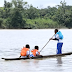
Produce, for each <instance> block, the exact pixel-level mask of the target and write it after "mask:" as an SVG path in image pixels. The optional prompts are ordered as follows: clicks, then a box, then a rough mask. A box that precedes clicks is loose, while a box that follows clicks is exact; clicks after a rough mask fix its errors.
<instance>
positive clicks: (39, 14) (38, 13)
mask: <svg viewBox="0 0 72 72" xmlns="http://www.w3.org/2000/svg"><path fill="white" fill-rule="evenodd" d="M47 28H72V6H69V5H66V2H65V1H63V2H62V1H61V2H60V5H56V7H50V6H48V7H47V8H42V9H39V8H38V7H37V8H36V7H33V5H29V4H28V3H27V2H24V1H23V0H12V1H11V2H7V1H6V0H4V7H0V29H47Z"/></svg>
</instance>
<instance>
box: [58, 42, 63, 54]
mask: <svg viewBox="0 0 72 72" xmlns="http://www.w3.org/2000/svg"><path fill="white" fill-rule="evenodd" d="M62 45H63V43H57V54H62Z"/></svg>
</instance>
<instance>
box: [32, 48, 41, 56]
mask: <svg viewBox="0 0 72 72" xmlns="http://www.w3.org/2000/svg"><path fill="white" fill-rule="evenodd" d="M31 52H32V54H33V55H34V56H36V52H38V53H39V55H40V52H39V51H38V50H37V49H33V50H31Z"/></svg>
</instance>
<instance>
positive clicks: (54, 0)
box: [0, 0, 72, 8]
mask: <svg viewBox="0 0 72 72" xmlns="http://www.w3.org/2000/svg"><path fill="white" fill-rule="evenodd" d="M6 1H7V2H11V1H12V0H6ZM24 1H26V2H28V4H32V5H33V6H34V7H39V8H46V7H47V6H51V7H53V6H56V5H59V4H60V2H61V1H64V0H24ZM65 2H66V3H67V5H72V0H65ZM3 5H4V0H0V7H3Z"/></svg>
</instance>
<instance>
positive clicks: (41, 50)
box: [40, 34, 55, 52]
mask: <svg viewBox="0 0 72 72" xmlns="http://www.w3.org/2000/svg"><path fill="white" fill-rule="evenodd" d="M54 35H55V34H54ZM54 35H53V36H54ZM53 36H52V38H53ZM49 41H50V40H49ZM49 41H48V42H47V43H46V44H45V45H44V47H43V48H42V49H41V50H40V52H41V51H42V50H43V49H44V48H45V46H46V45H47V44H48V43H49Z"/></svg>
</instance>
